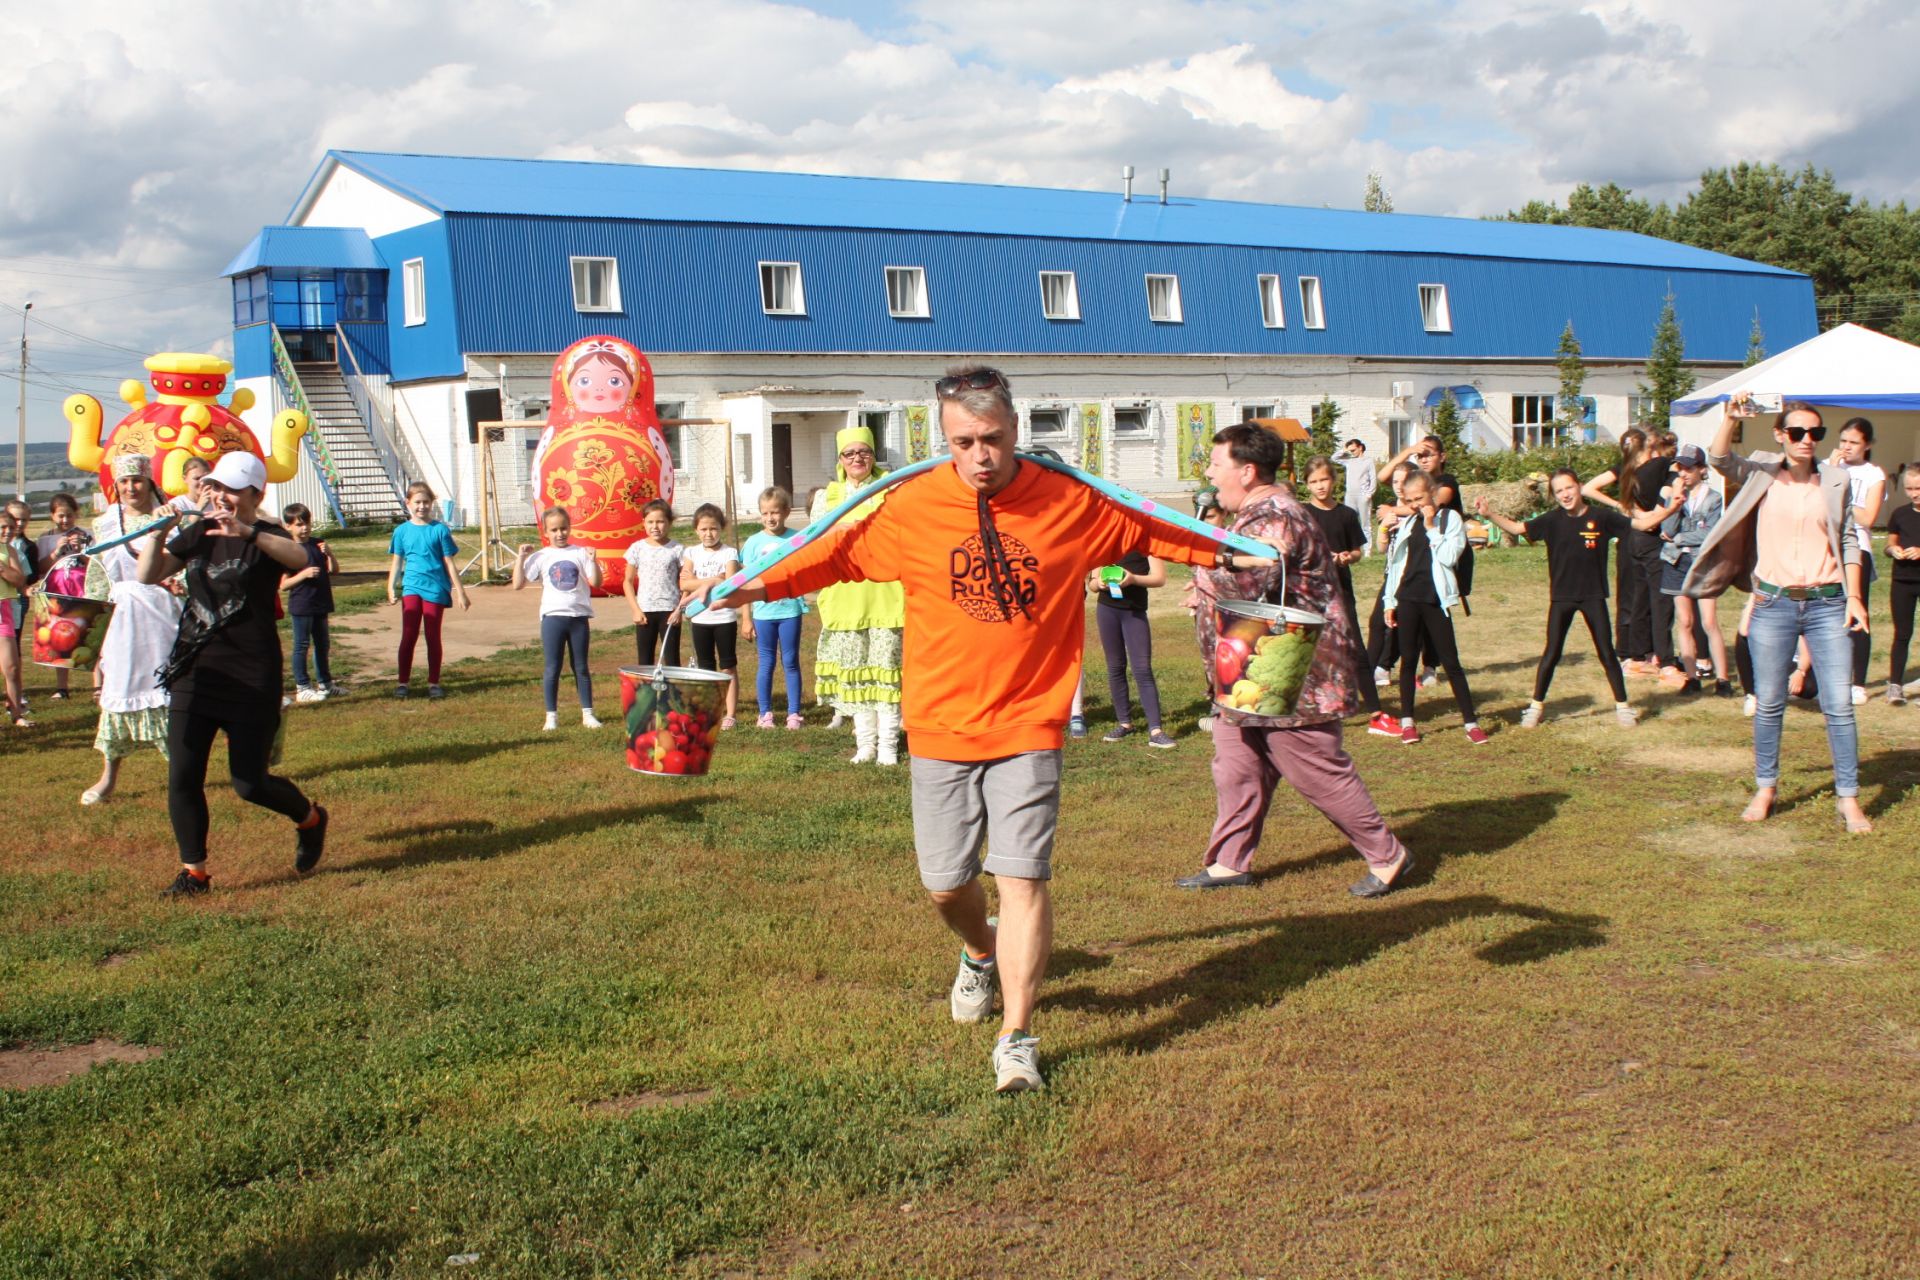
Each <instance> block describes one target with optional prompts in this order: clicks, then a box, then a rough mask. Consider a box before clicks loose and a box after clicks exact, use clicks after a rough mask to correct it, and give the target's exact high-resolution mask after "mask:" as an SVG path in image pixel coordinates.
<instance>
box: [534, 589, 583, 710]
mask: <svg viewBox="0 0 1920 1280" xmlns="http://www.w3.org/2000/svg"><path fill="white" fill-rule="evenodd" d="M589 634H590V633H589V631H588V629H587V620H586V619H585V618H575V617H570V616H567V615H564V614H558V613H548V614H543V615H541V618H540V649H541V652H542V656H544V657H545V658H546V668H545V669H544V670H543V671H542V672H541V677H540V692H541V693H542V694H544V695H545V696H546V699H547V710H549V711H553V710H555V709H556V708H557V707H558V705H559V702H560V663H561V660H562V659H565V660H566V661H567V663H568V664H569V665H571V666H572V667H573V690H574V692H575V693H577V694H579V695H580V708H581V710H583V711H585V710H590V709H592V707H593V673H592V672H591V671H589V670H588V669H587V637H588V635H589Z"/></svg>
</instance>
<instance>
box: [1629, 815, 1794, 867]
mask: <svg viewBox="0 0 1920 1280" xmlns="http://www.w3.org/2000/svg"><path fill="white" fill-rule="evenodd" d="M1647 839H1649V840H1651V841H1652V842H1653V843H1654V844H1656V845H1658V846H1660V847H1661V848H1663V849H1668V850H1671V851H1672V852H1674V853H1680V854H1685V855H1687V856H1688V857H1693V858H1700V859H1703V860H1706V861H1716V862H1773V861H1777V860H1778V859H1781V858H1791V857H1793V856H1794V854H1795V853H1796V852H1798V849H1797V847H1796V846H1797V843H1798V842H1797V841H1795V840H1794V838H1793V836H1792V835H1791V834H1790V833H1789V832H1788V831H1787V829H1786V828H1785V827H1783V826H1781V825H1780V824H1778V823H1757V822H1724V821H1722V822H1690V823H1687V824H1686V825H1685V826H1680V827H1669V828H1667V829H1666V830H1663V831H1655V832H1651V833H1649V834H1648V836H1647Z"/></svg>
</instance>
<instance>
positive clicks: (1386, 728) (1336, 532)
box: [1304, 457, 1400, 738]
mask: <svg viewBox="0 0 1920 1280" xmlns="http://www.w3.org/2000/svg"><path fill="white" fill-rule="evenodd" d="M1305 474H1306V477H1307V494H1308V496H1309V497H1310V498H1311V501H1309V502H1307V503H1305V504H1304V505H1305V506H1306V508H1307V514H1308V515H1310V516H1312V517H1313V522H1314V524H1316V525H1318V526H1319V528H1320V533H1321V536H1323V537H1324V538H1326V540H1327V546H1328V548H1329V549H1330V550H1331V551H1332V552H1333V563H1334V572H1335V573H1337V574H1338V575H1339V577H1340V599H1341V600H1342V601H1344V602H1345V604H1346V606H1347V616H1348V617H1349V618H1350V619H1352V621H1353V634H1354V635H1356V636H1358V635H1359V634H1360V607H1359V605H1358V604H1357V603H1356V602H1355V600H1354V597H1353V570H1352V569H1351V568H1349V567H1348V566H1350V565H1351V564H1353V562H1354V561H1356V560H1358V559H1360V558H1361V557H1362V556H1364V555H1366V554H1367V531H1366V529H1365V528H1364V527H1362V525H1361V524H1360V517H1359V516H1358V515H1357V514H1355V512H1354V510H1353V508H1352V507H1350V506H1348V505H1347V504H1345V503H1344V502H1335V501H1334V500H1333V481H1334V470H1333V459H1331V458H1327V457H1316V458H1309V459H1307V469H1306V473H1305ZM1375 612H1376V613H1378V612H1379V608H1378V606H1377V605H1376V606H1375ZM1380 627H1381V630H1383V631H1385V630H1386V626H1385V622H1384V620H1382V621H1381V623H1380ZM1387 634H1389V635H1391V634H1393V633H1392V632H1390V631H1389V632H1387ZM1354 656H1355V657H1357V658H1358V659H1359V670H1358V672H1357V678H1358V679H1359V681H1360V700H1361V704H1362V705H1363V706H1364V707H1365V708H1366V710H1367V732H1368V733H1377V734H1379V735H1381V736H1382V737H1386V738H1397V737H1399V736H1400V722H1399V721H1398V720H1397V719H1395V718H1394V717H1393V716H1390V715H1388V714H1387V713H1386V712H1385V711H1384V710H1383V709H1382V708H1381V706H1380V690H1379V689H1378V688H1377V687H1376V686H1375V685H1374V682H1373V662H1372V661H1371V659H1370V657H1369V655H1368V651H1367V650H1360V651H1358V652H1356V654H1355V655H1354Z"/></svg>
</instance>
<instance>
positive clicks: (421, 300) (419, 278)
mask: <svg viewBox="0 0 1920 1280" xmlns="http://www.w3.org/2000/svg"><path fill="white" fill-rule="evenodd" d="M400 282H401V298H402V299H403V301H402V303H401V305H402V307H404V308H405V317H406V323H407V324H409V325H416V324H425V323H426V322H427V260H426V259H425V258H408V259H407V260H406V261H405V262H403V263H401V264H400Z"/></svg>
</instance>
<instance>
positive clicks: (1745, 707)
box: [1740, 694, 1760, 720]
mask: <svg viewBox="0 0 1920 1280" xmlns="http://www.w3.org/2000/svg"><path fill="white" fill-rule="evenodd" d="M1759 705H1760V699H1758V698H1756V697H1754V696H1753V695H1752V694H1748V695H1747V696H1746V697H1745V698H1744V699H1742V700H1741V702H1740V714H1741V715H1743V716H1745V717H1746V718H1747V719H1749V720H1751V719H1753V712H1754V708H1755V707H1758V706H1759Z"/></svg>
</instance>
